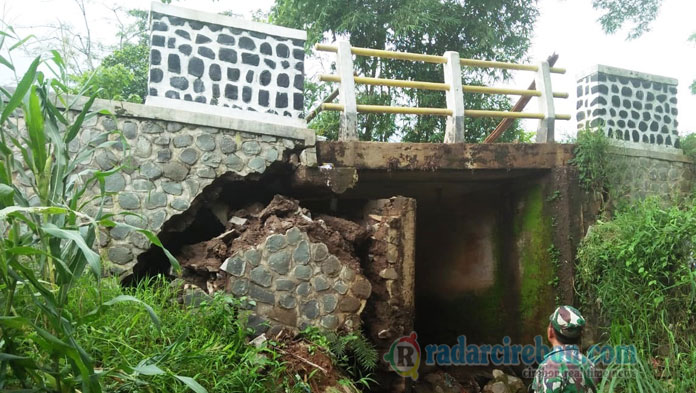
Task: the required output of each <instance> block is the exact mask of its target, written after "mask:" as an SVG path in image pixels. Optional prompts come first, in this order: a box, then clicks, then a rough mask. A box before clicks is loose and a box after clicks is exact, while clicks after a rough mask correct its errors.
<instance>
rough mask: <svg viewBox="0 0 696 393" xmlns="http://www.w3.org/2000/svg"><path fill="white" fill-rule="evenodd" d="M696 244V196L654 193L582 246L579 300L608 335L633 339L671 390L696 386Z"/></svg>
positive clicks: (599, 226) (595, 229) (618, 340)
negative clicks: (670, 200)
mask: <svg viewBox="0 0 696 393" xmlns="http://www.w3.org/2000/svg"><path fill="white" fill-rule="evenodd" d="M695 242H696V206H695V205H694V203H693V201H687V202H685V203H684V204H682V205H679V206H676V205H675V206H666V203H665V202H664V201H662V200H659V199H656V198H651V199H646V200H644V201H640V202H634V203H632V204H630V205H629V206H626V207H625V208H624V209H621V210H619V211H617V212H616V215H615V217H614V219H613V220H611V221H605V222H602V221H599V222H597V223H596V224H595V225H594V226H592V227H591V230H590V231H589V233H588V234H587V236H586V238H585V239H584V240H583V242H582V244H581V246H580V248H579V250H578V256H577V259H578V263H577V269H576V272H577V285H578V292H579V295H580V300H581V302H582V303H583V304H584V307H585V308H586V309H587V310H594V311H596V312H597V314H598V322H599V323H600V327H601V332H602V333H603V335H602V339H603V340H604V341H607V342H609V343H611V344H615V345H619V344H634V345H635V346H636V348H637V350H638V354H639V355H640V356H641V357H643V358H645V359H648V360H649V361H650V362H649V364H651V366H652V367H651V369H652V370H653V371H654V372H655V375H656V376H658V377H659V378H660V380H661V381H662V382H663V385H662V386H663V387H664V388H666V389H668V391H675V392H683V391H694V390H695V389H696V368H694V366H695V365H696V349H694V348H695V347H694V345H693V344H694V343H696V340H694V338H696V336H695V334H696V303H695V299H696V273H695V272H694V267H695V266H694V261H693V249H694V244H696V243H695ZM624 382H625V383H627V384H629V381H624ZM619 386H622V385H619ZM624 387H626V386H624Z"/></svg>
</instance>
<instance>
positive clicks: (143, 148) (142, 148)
mask: <svg viewBox="0 0 696 393" xmlns="http://www.w3.org/2000/svg"><path fill="white" fill-rule="evenodd" d="M151 153H152V145H151V144H150V142H149V141H148V140H147V139H144V138H138V141H137V142H136V143H135V155H136V156H138V157H140V158H147V157H149V156H150V154H151Z"/></svg>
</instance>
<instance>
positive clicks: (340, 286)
mask: <svg viewBox="0 0 696 393" xmlns="http://www.w3.org/2000/svg"><path fill="white" fill-rule="evenodd" d="M333 289H334V291H336V292H338V293H339V294H341V295H345V294H346V293H348V285H346V283H344V282H343V281H340V280H339V281H336V283H335V284H334V286H333Z"/></svg>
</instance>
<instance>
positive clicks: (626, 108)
mask: <svg viewBox="0 0 696 393" xmlns="http://www.w3.org/2000/svg"><path fill="white" fill-rule="evenodd" d="M577 96H578V102H577V122H578V129H581V128H585V127H598V126H600V125H601V126H603V127H604V132H605V133H606V135H607V136H608V137H609V138H612V139H617V140H621V141H624V142H626V143H629V144H632V145H634V146H636V147H640V146H641V145H642V146H645V145H651V146H662V147H668V148H673V147H676V148H678V147H679V133H678V131H677V126H678V124H679V123H678V122H677V115H678V110H677V80H676V79H672V78H666V77H662V76H657V75H650V74H644V73H640V72H635V71H629V70H622V69H618V68H613V67H607V66H601V65H600V66H597V67H596V68H595V69H594V70H592V71H591V72H590V73H589V74H588V75H586V76H583V77H582V78H580V80H578V90H577Z"/></svg>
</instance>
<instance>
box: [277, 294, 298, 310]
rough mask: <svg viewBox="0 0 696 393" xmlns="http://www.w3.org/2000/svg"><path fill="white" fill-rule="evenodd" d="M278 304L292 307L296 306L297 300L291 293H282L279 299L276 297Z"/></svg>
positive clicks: (288, 307)
mask: <svg viewBox="0 0 696 393" xmlns="http://www.w3.org/2000/svg"><path fill="white" fill-rule="evenodd" d="M278 305H279V306H280V307H283V308H287V309H293V308H295V307H296V306H297V302H296V301H295V297H294V296H292V295H282V296H281V297H280V299H278Z"/></svg>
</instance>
